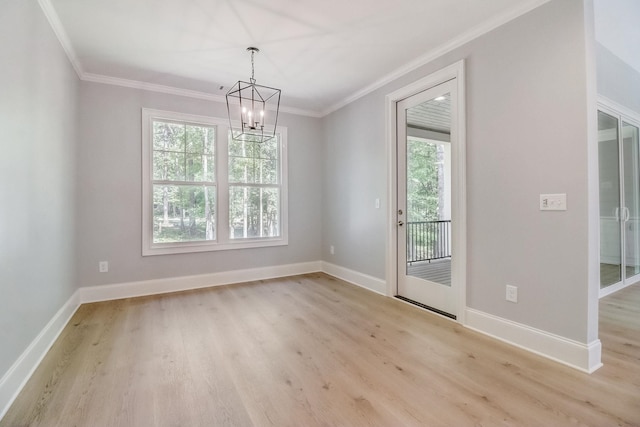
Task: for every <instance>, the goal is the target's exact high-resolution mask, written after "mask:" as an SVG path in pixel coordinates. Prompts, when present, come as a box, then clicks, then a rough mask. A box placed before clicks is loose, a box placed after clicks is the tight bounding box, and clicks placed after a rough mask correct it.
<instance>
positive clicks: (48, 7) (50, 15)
mask: <svg viewBox="0 0 640 427" xmlns="http://www.w3.org/2000/svg"><path fill="white" fill-rule="evenodd" d="M38 4H39V5H40V9H42V12H43V13H44V16H45V17H46V18H47V21H49V25H51V29H52V30H53V32H54V33H55V35H56V37H57V38H58V41H59V42H60V44H61V45H62V49H64V52H65V53H66V54H67V58H69V62H71V65H72V66H73V69H74V70H76V74H77V75H78V77H79V78H80V79H82V76H83V75H84V70H83V69H82V65H81V64H80V61H79V60H78V56H77V55H76V51H75V50H74V49H73V45H72V44H71V41H70V40H69V36H67V32H66V31H65V29H64V27H63V26H62V22H60V18H58V14H57V13H56V10H55V9H54V8H53V5H52V4H51V2H50V1H49V0H38Z"/></svg>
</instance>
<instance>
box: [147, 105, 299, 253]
mask: <svg viewBox="0 0 640 427" xmlns="http://www.w3.org/2000/svg"><path fill="white" fill-rule="evenodd" d="M142 129H143V131H142V134H143V135H142V146H143V150H142V151H143V165H142V166H143V168H142V169H143V206H142V207H143V209H142V213H143V221H142V222H143V233H142V234H143V255H160V254H171V253H183V252H200V251H212V250H224V249H236V248H248V247H262V246H275V245H286V244H287V186H286V184H287V182H286V181H287V180H286V177H287V174H286V128H279V130H278V135H277V138H274V139H272V140H270V141H268V142H265V143H262V144H259V143H254V142H247V141H234V140H233V139H232V138H231V132H232V131H233V130H232V129H230V128H229V124H228V121H226V120H223V119H216V118H210V117H201V116H192V115H186V114H179V113H171V112H166V111H157V110H149V109H143V110H142Z"/></svg>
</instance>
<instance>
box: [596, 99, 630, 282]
mask: <svg viewBox="0 0 640 427" xmlns="http://www.w3.org/2000/svg"><path fill="white" fill-rule="evenodd" d="M598 160H599V172H600V288H605V287H607V286H611V285H614V284H616V283H618V282H620V281H622V236H621V227H620V224H621V222H620V218H621V214H624V213H621V209H620V198H621V192H620V150H619V145H618V119H617V118H615V117H613V116H611V115H609V114H606V113H603V112H602V111H598Z"/></svg>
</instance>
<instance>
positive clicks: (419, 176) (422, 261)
mask: <svg viewBox="0 0 640 427" xmlns="http://www.w3.org/2000/svg"><path fill="white" fill-rule="evenodd" d="M456 96H457V92H456V82H455V80H450V81H448V82H445V83H442V84H440V85H438V86H435V87H433V88H430V89H427V90H425V91H423V92H420V93H417V94H415V95H413V96H410V97H408V98H406V99H404V100H402V101H399V102H398V103H397V112H396V113H397V116H396V117H397V126H398V127H397V170H398V188H397V196H398V234H397V238H398V260H397V261H398V289H397V295H396V296H397V297H399V298H401V299H404V300H407V301H410V302H413V303H417V304H418V305H420V306H422V307H423V308H428V309H430V310H432V311H435V312H437V313H440V314H442V315H444V316H448V317H451V318H454V319H455V318H456V316H457V309H458V305H457V304H458V299H457V291H458V288H459V279H456V277H455V274H454V275H453V276H452V271H453V272H455V271H456V270H455V268H452V266H455V265H457V264H456V263H457V262H459V261H457V257H456V253H457V252H456V250H457V249H456V248H455V247H453V245H452V239H453V237H455V233H456V227H455V225H454V226H452V219H454V221H453V224H455V215H456V212H455V209H454V207H453V206H452V200H454V199H453V196H454V195H455V194H457V188H458V187H456V185H458V184H457V183H456V182H455V181H453V180H452V177H455V174H453V173H452V171H453V170H454V169H455V168H456V167H459V164H458V163H456V162H457V161H458V159H459V157H458V156H457V154H455V153H457V151H456V150H457V146H456V136H457V123H458V122H457V115H456V113H455V112H456V107H455V106H456V105H457V104H456V102H457V101H456V100H457V98H456ZM452 217H453V218H452Z"/></svg>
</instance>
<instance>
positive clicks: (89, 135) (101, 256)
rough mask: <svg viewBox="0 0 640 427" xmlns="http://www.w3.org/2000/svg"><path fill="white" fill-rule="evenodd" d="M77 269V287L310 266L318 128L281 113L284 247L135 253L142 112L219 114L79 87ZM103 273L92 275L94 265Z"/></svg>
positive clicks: (316, 211) (202, 106) (168, 99)
mask: <svg viewBox="0 0 640 427" xmlns="http://www.w3.org/2000/svg"><path fill="white" fill-rule="evenodd" d="M80 93H81V95H80V110H81V112H80V128H79V129H80V131H79V141H80V148H79V155H78V185H79V189H78V200H79V203H78V209H77V216H78V220H77V223H76V224H77V227H78V246H77V260H78V263H77V272H78V283H79V284H80V286H92V285H101V284H111V283H123V282H130V281H138V280H149V279H157V278H166V277H177V276H188V275H197V274H206V273H215V272H220V271H229V270H236V269H247V268H255V267H263V266H271V265H281V264H292V263H299V262H308V261H317V260H319V259H320V241H321V230H320V227H319V225H320V224H321V217H320V215H321V205H322V201H321V197H320V194H321V185H322V181H321V178H320V177H321V174H322V170H321V166H320V162H319V159H320V158H321V127H320V121H319V120H318V119H316V118H308V117H300V116H293V115H288V114H282V115H281V117H280V120H279V124H281V125H282V126H286V127H287V128H288V143H289V152H288V154H289V164H288V167H289V245H288V246H279V247H273V248H259V249H238V250H232V251H218V252H201V253H191V254H180V255H158V256H149V257H143V256H142V220H141V218H142V213H141V209H142V205H141V198H142V182H141V176H142V172H141V164H142V160H141V150H142V148H141V147H142V145H141V144H142V143H141V132H142V131H141V109H142V108H143V107H145V108H155V109H161V110H168V111H176V112H181V113H189V114H199V115H208V116H217V117H223V118H224V117H226V116H227V111H226V105H225V104H217V103H214V102H211V101H204V100H199V99H193V98H187V97H181V96H175V95H167V94H160V93H154V92H147V91H142V90H136V89H129V88H123V87H118V86H110V85H104V84H98V83H88V82H83V83H82V86H81V91H80ZM101 260H107V261H109V272H108V273H98V262H99V261H101Z"/></svg>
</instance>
